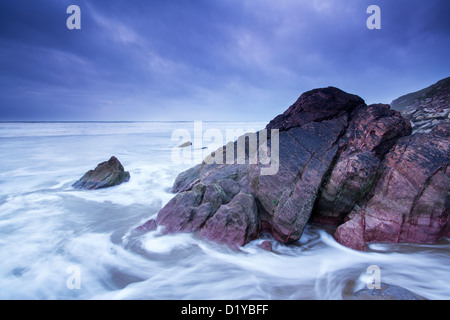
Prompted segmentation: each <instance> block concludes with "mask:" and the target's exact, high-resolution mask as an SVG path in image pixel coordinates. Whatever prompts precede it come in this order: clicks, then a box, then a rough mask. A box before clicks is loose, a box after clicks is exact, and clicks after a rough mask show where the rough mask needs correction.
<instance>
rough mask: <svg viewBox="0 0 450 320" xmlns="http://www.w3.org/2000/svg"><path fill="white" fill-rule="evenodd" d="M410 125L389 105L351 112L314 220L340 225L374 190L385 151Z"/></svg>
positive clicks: (367, 107) (366, 107)
mask: <svg viewBox="0 0 450 320" xmlns="http://www.w3.org/2000/svg"><path fill="white" fill-rule="evenodd" d="M410 133H411V125H410V123H409V121H407V120H405V119H404V118H403V117H402V116H401V115H400V113H399V112H397V111H393V110H390V108H389V105H383V104H375V105H370V106H361V107H359V108H357V109H356V110H355V111H354V112H353V113H352V115H351V121H350V124H349V126H348V129H347V131H346V134H345V136H344V137H343V139H342V140H341V143H340V144H341V150H340V154H339V158H338V160H337V161H336V163H335V165H334V167H333V170H332V172H331V174H330V177H329V179H328V181H327V182H326V183H325V184H324V186H323V188H322V189H323V190H322V193H321V196H320V198H319V200H318V202H317V204H316V209H315V211H316V214H315V215H314V217H313V218H314V221H315V222H320V223H325V224H332V225H339V224H340V223H342V222H343V219H344V218H345V216H346V215H347V214H348V213H350V212H351V211H352V209H353V207H354V206H355V205H356V204H360V202H361V201H362V200H363V199H364V197H365V196H366V195H367V194H368V192H369V191H370V190H371V188H372V186H373V184H374V182H375V178H376V173H377V169H378V167H379V164H380V162H381V160H382V159H383V157H384V155H385V154H386V153H387V152H388V151H389V150H390V149H391V148H392V146H393V145H394V144H395V142H396V141H397V139H399V138H400V137H403V136H406V135H409V134H410Z"/></svg>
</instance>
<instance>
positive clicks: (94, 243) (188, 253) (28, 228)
mask: <svg viewBox="0 0 450 320" xmlns="http://www.w3.org/2000/svg"><path fill="white" fill-rule="evenodd" d="M264 125H265V123H247V122H240V123H239V122H236V123H230V122H204V123H203V129H204V130H207V129H208V128H210V129H217V130H219V131H222V132H224V135H225V130H226V129H235V128H241V129H243V130H253V131H254V130H259V129H262V128H264ZM176 129H184V130H186V131H189V132H191V133H192V134H193V129H194V124H193V122H89V123H84V122H68V123H58V122H49V123H39V122H36V123H0V261H1V262H0V299H164V300H171V299H190V300H197V299H219V300H222V299H226V300H228V299H242V300H248V299H283V300H286V299H349V298H351V294H352V292H355V291H357V290H359V289H364V288H366V287H367V282H368V280H369V278H370V276H371V274H370V273H369V272H368V268H369V267H370V266H373V265H375V266H378V267H379V270H380V274H379V276H380V279H381V281H382V282H385V283H389V284H393V285H398V286H401V287H404V288H406V289H408V290H410V291H412V292H414V293H416V294H418V295H421V296H422V297H424V298H427V299H449V298H450V280H449V279H450V267H449V266H450V241H449V240H448V239H443V240H442V241H441V242H439V243H438V244H436V245H412V244H396V245H381V244H373V245H371V246H370V251H369V252H357V251H354V250H351V249H348V248H345V247H343V246H341V245H340V244H338V243H337V242H336V241H335V240H334V239H333V237H332V231H333V230H330V229H325V228H322V227H319V226H314V225H310V226H308V227H307V228H306V230H305V233H304V235H303V237H302V238H301V239H300V240H299V241H298V243H296V244H294V245H290V246H286V245H282V244H278V243H275V242H273V248H274V252H267V251H264V250H262V249H260V248H259V247H258V244H260V243H261V242H262V241H263V240H269V241H273V240H272V239H270V237H268V236H267V237H266V238H264V239H260V240H256V241H254V242H252V243H250V244H248V245H246V246H245V247H243V248H241V249H240V250H237V251H236V250H231V249H229V248H226V247H224V246H221V245H218V244H215V243H211V242H207V241H204V240H201V239H198V238H197V237H196V236H195V235H192V234H176V235H163V234H162V232H161V229H158V230H156V231H153V232H150V233H146V234H142V233H136V232H134V231H133V230H134V229H135V228H136V227H137V226H139V225H140V224H142V223H144V222H145V221H147V220H148V219H149V218H153V217H155V216H156V214H157V213H158V211H159V210H160V209H161V207H162V206H163V205H164V204H165V203H167V202H168V201H169V200H170V199H171V198H172V197H173V195H172V194H171V193H170V188H171V186H172V183H173V181H174V180H175V178H176V176H177V175H178V174H179V173H180V172H182V171H184V170H185V169H187V168H189V167H191V166H192V165H193V163H191V164H189V163H184V164H177V163H174V161H173V157H172V152H173V150H174V148H175V147H176V146H177V145H179V144H180V143H181V142H182V140H179V141H176V140H175V141H173V140H172V139H171V137H172V133H173V132H174V130H176ZM224 142H226V141H223V142H222V141H214V143H215V144H217V146H221V145H223V144H224ZM209 143H210V141H206V142H205V145H206V146H208V144H209ZM194 147H196V146H194ZM197 147H198V146H197ZM213 147H214V146H209V148H208V149H205V150H202V149H201V148H193V149H195V150H194V153H195V154H198V153H204V152H207V153H208V152H211V151H213V150H212V149H213ZM195 154H193V155H192V156H193V157H194V156H195ZM112 155H114V156H116V157H117V158H118V159H119V160H120V161H121V162H122V164H123V165H124V167H125V169H126V170H127V171H129V172H130V174H131V179H130V181H129V182H128V183H125V184H122V185H120V186H116V187H112V188H108V189H103V190H96V191H80V190H74V189H73V188H72V187H71V185H72V184H73V183H74V182H75V181H76V180H77V179H79V178H80V177H81V176H82V175H83V174H84V173H85V172H86V171H87V170H89V169H93V168H94V167H95V166H96V165H97V164H98V163H100V162H102V161H105V160H108V159H109V157H110V156H112Z"/></svg>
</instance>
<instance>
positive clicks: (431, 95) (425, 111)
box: [391, 77, 450, 133]
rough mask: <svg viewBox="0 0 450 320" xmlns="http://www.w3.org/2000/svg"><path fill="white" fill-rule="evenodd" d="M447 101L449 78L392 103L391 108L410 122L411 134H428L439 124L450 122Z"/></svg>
mask: <svg viewBox="0 0 450 320" xmlns="http://www.w3.org/2000/svg"><path fill="white" fill-rule="evenodd" d="M449 101H450V77H448V78H445V79H443V80H441V81H439V82H437V83H435V84H434V85H432V86H429V87H428V88H425V89H423V90H420V91H417V92H413V93H410V94H407V95H404V96H402V97H400V98H398V99H396V100H394V101H392V102H391V107H392V108H393V109H394V110H399V111H400V112H401V113H402V116H403V117H405V118H406V119H408V120H410V121H411V123H412V125H413V133H418V132H430V131H431V130H432V129H433V128H435V127H436V126H437V125H438V124H439V123H441V122H448V121H450V104H449Z"/></svg>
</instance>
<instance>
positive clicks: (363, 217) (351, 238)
mask: <svg viewBox="0 0 450 320" xmlns="http://www.w3.org/2000/svg"><path fill="white" fill-rule="evenodd" d="M449 161H450V123H441V124H440V125H438V126H437V127H436V128H435V129H433V130H432V131H431V132H430V133H417V134H415V135H413V136H409V137H405V138H401V139H400V140H399V141H398V143H397V145H396V146H395V147H394V148H393V149H392V150H391V151H390V152H389V153H388V154H387V155H386V157H385V159H384V161H383V163H382V165H381V167H380V170H379V175H380V178H379V180H378V182H377V184H376V186H375V188H374V190H373V196H372V197H371V198H370V199H369V200H368V201H367V203H366V204H364V205H363V206H362V207H361V209H360V210H359V212H358V213H357V214H354V215H353V216H352V217H351V219H350V220H349V221H347V222H346V223H344V224H343V225H341V226H339V227H338V229H337V230H336V233H335V238H336V239H337V241H339V242H340V243H342V244H344V245H346V246H348V247H351V248H355V249H361V248H365V246H366V243H371V242H381V243H398V242H409V243H434V242H436V241H437V240H439V239H440V238H442V237H443V236H445V234H446V233H447V232H448V230H449V212H450V207H449V204H450V201H449V197H450V196H449V195H450V168H449Z"/></svg>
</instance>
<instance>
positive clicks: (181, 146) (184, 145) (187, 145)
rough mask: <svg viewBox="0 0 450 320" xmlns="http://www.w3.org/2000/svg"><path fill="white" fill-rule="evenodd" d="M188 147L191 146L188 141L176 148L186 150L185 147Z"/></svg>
mask: <svg viewBox="0 0 450 320" xmlns="http://www.w3.org/2000/svg"><path fill="white" fill-rule="evenodd" d="M190 146H192V142H190V141H188V142H185V143H182V144H180V145H179V146H178V148H186V147H190Z"/></svg>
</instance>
